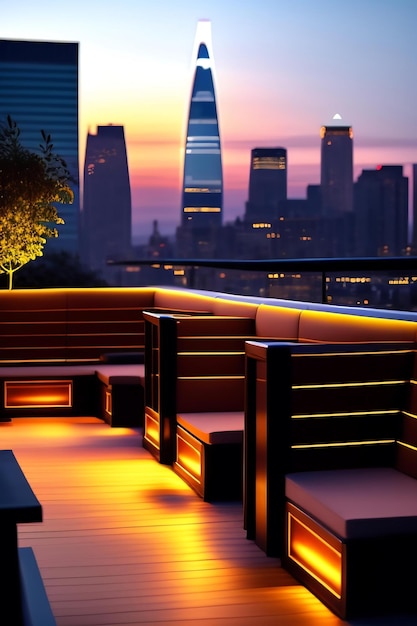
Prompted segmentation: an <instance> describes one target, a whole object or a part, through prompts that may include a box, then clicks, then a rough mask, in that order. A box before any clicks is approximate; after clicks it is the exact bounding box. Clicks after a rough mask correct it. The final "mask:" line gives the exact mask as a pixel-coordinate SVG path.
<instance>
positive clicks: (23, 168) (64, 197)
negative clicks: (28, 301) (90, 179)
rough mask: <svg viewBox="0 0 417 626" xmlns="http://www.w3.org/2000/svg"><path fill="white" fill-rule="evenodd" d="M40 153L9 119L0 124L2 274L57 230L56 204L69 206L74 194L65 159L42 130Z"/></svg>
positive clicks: (13, 269) (32, 256)
mask: <svg viewBox="0 0 417 626" xmlns="http://www.w3.org/2000/svg"><path fill="white" fill-rule="evenodd" d="M41 137H42V143H41V144H40V145H39V149H40V152H39V154H37V153H36V152H31V151H30V150H28V149H27V148H24V147H23V146H22V144H21V142H20V130H19V128H18V127H17V125H16V123H15V122H14V121H13V120H12V119H11V117H10V116H8V117H7V122H6V124H1V125H0V273H2V272H4V273H6V274H7V275H8V277H9V289H11V288H12V282H13V275H14V273H15V272H16V271H17V270H18V269H20V268H21V267H23V266H24V265H26V263H28V262H29V261H31V260H33V259H35V258H36V257H39V256H42V254H43V247H44V245H45V243H46V240H47V239H48V238H50V237H57V236H58V231H57V229H56V228H55V226H56V225H58V224H63V223H64V220H63V219H62V218H61V217H60V216H59V214H58V211H57V208H56V205H55V203H59V204H70V203H72V202H73V199H74V194H73V192H72V189H71V188H70V186H69V182H70V174H69V171H68V169H67V166H66V163H65V161H64V160H63V159H62V158H61V157H60V156H58V155H56V154H55V153H54V151H53V144H52V142H51V137H50V135H47V134H46V133H45V132H44V131H41Z"/></svg>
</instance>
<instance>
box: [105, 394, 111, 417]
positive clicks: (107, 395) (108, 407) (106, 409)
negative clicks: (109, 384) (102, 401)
mask: <svg viewBox="0 0 417 626" xmlns="http://www.w3.org/2000/svg"><path fill="white" fill-rule="evenodd" d="M111 400H112V398H111V392H110V391H108V390H107V389H106V408H105V411H106V413H107V415H110V416H111V414H112V402H111Z"/></svg>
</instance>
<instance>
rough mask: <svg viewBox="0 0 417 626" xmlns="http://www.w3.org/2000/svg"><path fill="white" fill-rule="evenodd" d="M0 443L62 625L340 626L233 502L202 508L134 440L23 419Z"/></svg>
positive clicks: (136, 434)
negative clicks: (19, 475)
mask: <svg viewBox="0 0 417 626" xmlns="http://www.w3.org/2000/svg"><path fill="white" fill-rule="evenodd" d="M0 436H1V437H2V447H3V448H4V449H12V450H13V451H14V453H15V455H16V458H17V459H18V461H19V463H20V464H21V467H22V469H23V471H24V472H25V475H26V477H27V478H28V480H29V482H30V484H31V486H32V488H33V490H34V492H35V494H36V496H37V497H38V499H39V500H40V502H41V503H42V506H43V513H44V522H43V523H40V524H30V525H21V526H20V527H19V544H20V545H21V546H31V547H32V548H33V550H34V552H35V555H36V559H37V561H38V564H39V568H40V570H41V573H42V577H43V580H44V584H45V588H46V591H47V594H48V597H49V599H50V602H51V606H52V609H53V612H54V615H55V617H56V620H57V626H140V625H144V626H152V625H153V624H155V625H158V626H183V625H185V626H196V625H197V624H198V625H201V624H203V625H204V624H206V625H207V626H211V625H212V624H215V625H217V626H223V625H224V626H226V625H227V626H253V625H255V626H258V625H260V624H262V626H272V625H274V626H276V624H279V625H280V626H317V625H320V626H341V625H342V624H345V623H346V622H343V621H342V620H340V619H339V618H337V617H336V616H334V615H333V614H332V613H331V612H330V611H328V610H327V609H326V608H325V607H324V606H323V605H322V604H321V603H320V602H319V601H318V600H317V599H316V598H315V597H314V596H313V595H311V594H310V593H309V592H308V591H307V590H306V589H304V587H302V586H300V585H298V584H297V583H296V582H295V581H294V580H293V578H292V577H291V576H290V575H289V574H288V573H287V572H286V571H284V570H283V569H282V568H281V567H280V563H279V561H278V560H276V559H270V558H267V557H266V556H265V555H264V554H263V552H262V551H261V550H259V548H258V547H257V546H256V545H255V544H254V543H253V542H251V541H248V540H247V539H246V536H245V532H244V530H243V527H242V519H243V517H242V506H241V505H240V504H239V503H221V504H210V503H205V502H203V501H202V500H201V499H200V498H198V496H196V494H195V493H194V492H193V491H192V490H191V489H190V488H189V487H188V486H186V485H185V484H184V483H183V482H182V481H181V479H180V478H179V477H178V476H177V475H176V474H175V473H174V472H173V471H172V470H171V469H170V468H169V467H165V466H162V465H159V464H158V463H157V462H156V461H155V459H154V458H153V457H152V456H151V455H150V454H149V453H148V452H147V451H146V450H144V449H143V448H142V446H141V432H140V431H139V430H135V429H112V428H110V427H109V426H108V425H107V424H105V423H103V422H101V421H100V420H96V419H95V418H86V419H84V420H83V419H74V418H69V419H65V418H60V419H58V418H57V419H53V418H46V419H39V418H36V419H25V418H19V419H15V420H13V422H12V423H11V424H10V423H8V424H2V425H0ZM409 623H410V626H411V624H414V625H415V621H413V622H409ZM368 624H372V626H373V625H375V626H377V625H378V626H379V625H382V624H384V626H394V625H395V626H399V625H401V626H406V625H407V626H408V622H407V620H406V618H395V619H394V618H393V620H392V621H389V620H388V621H387V620H386V619H385V620H383V621H379V622H378V621H375V620H373V621H372V620H371V621H367V622H364V621H361V622H360V626H367V625H368Z"/></svg>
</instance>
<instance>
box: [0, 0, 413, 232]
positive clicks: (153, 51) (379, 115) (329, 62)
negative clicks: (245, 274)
mask: <svg viewBox="0 0 417 626" xmlns="http://www.w3.org/2000/svg"><path fill="white" fill-rule="evenodd" d="M3 4H4V6H2V18H1V26H0V36H1V37H2V38H14V39H36V40H50V41H76V42H79V44H80V66H79V71H80V103H79V104H80V170H81V171H82V168H83V164H84V151H85V141H86V136H87V132H88V130H90V132H95V131H96V127H97V125H106V124H109V123H113V124H122V125H123V126H124V127H125V134H126V139H127V150H128V160H129V170H130V178H131V185H132V200H133V203H132V204H133V228H134V234H135V235H136V236H137V237H139V236H140V235H144V236H148V235H149V234H150V232H151V229H152V221H153V220H154V219H157V220H158V221H159V228H160V231H161V233H162V234H170V233H172V232H173V231H174V229H175V227H176V226H177V225H178V224H179V222H180V210H181V209H180V184H181V166H182V145H183V136H184V125H185V117H186V114H187V111H188V100H189V95H190V89H191V80H192V53H193V48H194V38H195V33H196V29H197V23H198V21H199V20H200V19H208V20H210V22H211V30H212V48H213V52H214V63H215V69H216V75H215V76H216V94H217V105H218V113H219V123H220V133H221V141H222V150H223V174H224V191H225V193H224V221H225V222H227V221H231V220H234V219H235V217H237V216H241V215H243V213H244V203H245V201H246V199H247V188H248V178H249V161H250V151H251V149H252V148H255V147H266V146H281V147H284V148H286V149H287V151H288V193H289V197H291V198H303V197H305V193H306V186H307V185H308V184H309V183H318V182H319V178H320V138H319V133H320V127H321V126H322V125H323V124H330V123H331V120H332V117H333V115H334V114H336V113H338V114H340V115H341V116H342V119H343V121H344V122H345V123H346V124H350V125H352V127H353V132H354V172H355V179H356V177H357V176H358V175H359V174H360V172H361V171H362V169H364V168H374V167H376V166H377V165H378V164H380V163H382V164H399V165H404V173H405V174H406V175H409V170H410V164H411V163H415V162H417V80H416V70H417V67H416V66H417V37H416V34H415V31H416V24H417V1H416V0H292V1H291V2H288V1H285V0H210V1H209V0H206V1H203V0H175V1H174V0H153V1H152V2H149V0H147V1H145V0H119V2H117V3H115V2H110V1H109V0H90V1H89V2H84V1H82V0H72V1H71V2H63V1H62V0H56V1H55V2H54V3H51V1H50V0H38V1H37V2H36V3H34V2H32V0H14V2H8V3H3Z"/></svg>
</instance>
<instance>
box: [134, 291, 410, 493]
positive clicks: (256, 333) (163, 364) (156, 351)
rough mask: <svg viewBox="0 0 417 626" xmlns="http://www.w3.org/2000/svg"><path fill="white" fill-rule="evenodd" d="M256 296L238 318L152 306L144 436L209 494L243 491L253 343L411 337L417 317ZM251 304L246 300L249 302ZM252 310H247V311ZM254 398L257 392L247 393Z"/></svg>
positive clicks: (219, 303)
mask: <svg viewBox="0 0 417 626" xmlns="http://www.w3.org/2000/svg"><path fill="white" fill-rule="evenodd" d="M282 303H283V302H282V301H281V302H280V305H269V304H261V303H259V302H258V303H255V302H251V304H252V305H254V304H255V308H248V304H249V303H248V302H247V301H242V302H238V303H234V310H233V311H231V310H229V311H227V313H228V314H229V315H232V313H234V314H235V315H238V314H240V315H238V316H237V317H233V318H231V317H229V318H226V319H225V318H223V317H222V316H221V315H216V313H219V312H221V311H224V312H226V311H225V310H224V309H223V308H221V307H223V302H222V300H221V299H220V300H217V309H216V310H214V314H213V315H212V316H210V317H204V316H201V317H200V318H197V317H195V316H193V317H191V316H185V317H184V316H176V315H167V314H156V313H150V314H148V313H145V341H146V346H147V347H146V350H145V353H146V355H147V364H146V368H145V370H146V374H145V379H146V392H145V398H146V401H145V426H144V438H143V443H144V446H145V447H146V448H148V449H149V450H150V451H151V452H152V453H153V454H154V456H155V457H156V458H157V459H158V460H159V461H160V462H162V463H168V464H172V465H173V469H174V471H176V472H177V473H178V474H180V475H181V476H182V478H183V479H184V480H185V481H186V482H188V483H189V484H190V485H191V486H192V487H193V488H194V489H195V490H196V491H197V493H198V494H199V495H200V496H202V497H203V498H204V499H206V500H213V499H224V498H226V499H231V498H241V497H242V475H243V469H242V468H243V464H242V463H240V464H239V459H240V458H241V457H242V441H243V431H244V409H245V393H244V382H245V362H244V347H245V342H246V341H248V340H250V339H252V340H253V339H256V338H258V339H261V338H264V339H265V338H275V340H280V341H300V340H302V341H309V342H320V343H321V342H329V343H332V342H335V341H342V340H343V341H345V342H357V341H361V342H363V341H375V342H377V341H384V340H393V341H394V340H395V341H402V340H405V339H407V340H410V341H411V338H410V337H411V336H412V337H413V340H414V337H415V331H416V327H415V325H414V322H411V321H403V320H401V321H399V320H394V319H391V320H385V319H374V318H370V317H362V316H360V315H358V316H354V315H352V316H351V315H347V314H332V313H328V312H326V311H320V312H317V311H314V310H303V309H302V308H301V303H300V308H296V307H294V306H291V307H283V306H281V305H282ZM243 304H245V307H246V308H244V307H243ZM245 314H246V317H244V316H245ZM246 401H247V402H249V401H250V399H246Z"/></svg>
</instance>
